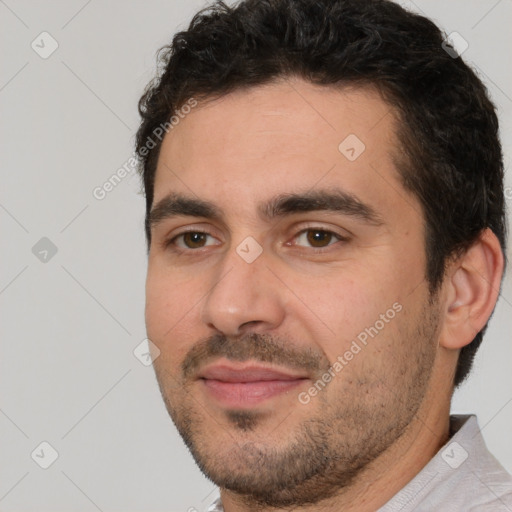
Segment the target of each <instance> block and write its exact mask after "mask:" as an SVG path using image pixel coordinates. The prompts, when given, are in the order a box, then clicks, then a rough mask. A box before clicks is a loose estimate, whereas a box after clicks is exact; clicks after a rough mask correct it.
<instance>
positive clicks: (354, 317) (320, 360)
mask: <svg viewBox="0 0 512 512" xmlns="http://www.w3.org/2000/svg"><path fill="white" fill-rule="evenodd" d="M395 122H396V121H395V118H394V116H393V113H392V111H391V109H390V107H389V105H387V104H386V103H385V102H383V100H382V99H381V98H380V97H379V96H378V95H377V94H376V93H375V92H373V91H371V90H367V89H358V90H349V89H345V90H334V89H329V88H326V87H320V86H313V85H311V84H308V83H305V82H302V81H298V80H297V81H293V82H285V81H283V82H279V83H275V84H271V85H266V86H262V87H257V88H253V89H250V90H246V91H240V92H236V93H233V94H230V95H228V96H225V97H224V98H222V99H220V100H216V101H213V102H210V103H207V104H203V105H199V106H197V107H195V108H194V109H193V110H192V112H191V113H190V114H188V116H186V118H185V119H183V120H181V121H180V123H179V124H178V125H177V126H176V127H174V128H173V130H172V131H171V132H170V133H169V134H168V135H167V136H166V138H165V139H164V142H163V145H162V148H161V153H160V157H159V161H158V168H157V173H156V179H155V189H154V203H153V212H154V213H153V215H152V220H153V221H154V222H153V225H152V242H151V247H150V253H149V267H148V276H147V290H146V292H147V303H146V323H147V331H148V337H149V339H150V340H151V341H152V342H153V343H154V344H155V345H156V346H157V347H158V349H159V350H160V351H161V353H160V355H159V357H157V358H156V360H155V362H154V366H155V371H156V375H157V379H158V382H159V386H160V389H161V392H162V396H163V398H164V401H165V403H166V406H167V408H168V410H169V413H170V415H171V416H172V419H173V421H174V422H175V424H176V426H177V428H178V430H179V431H180V433H181V435H182V436H183V438H184V440H185V442H186V443H187V445H188V446H189V448H190V449H191V452H192V454H193V456H194V457H195V459H196V461H197V463H198V465H199V466H200V467H201V469H202V470H203V471H204V472H205V473H206V474H207V475H208V476H209V477H210V478H211V479H212V480H213V481H214V482H215V483H217V484H218V485H219V486H221V487H224V488H227V489H231V490H233V491H235V492H237V493H240V494H246V495H250V496H252V497H253V498H254V499H256V500H259V501H260V502H261V503H266V504H271V505H281V506H282V505H285V504H290V503H295V504H299V503H312V502H315V501H317V500H319V499H321V498H325V497H327V496H329V495H332V494H333V493H335V491H336V489H338V488H339V487H340V486H343V485H348V484H349V483H350V482H351V481H352V479H353V477H354V476H355V475H357V474H358V473H359V472H360V471H361V469H362V468H364V467H365V466H366V465H367V464H368V463H369V462H371V461H372V460H374V459H376V457H378V456H379V454H381V453H382V452H383V451H384V450H386V448H388V447H389V446H390V445H391V444H392V443H394V442H395V441H396V440H397V439H398V438H399V437H400V436H401V435H402V434H403V433H404V429H406V427H407V426H408V425H409V424H410V423H411V421H412V420H413V418H414V417H415V415H416V413H417V412H418V410H421V409H420V407H425V403H423V404H422V402H424V400H423V399H424V397H425V393H426V390H427V388H428V385H429V382H428V379H429V376H430V374H431V370H432V366H433V364H434V359H435V356H436V347H437V337H438V323H439V321H438V307H437V304H436V303H433V304H431V303H429V294H428V285H427V283H426V282H425V280H424V275H425V267H426V262H425V247H424V228H423V217H422V213H421V208H420V206H419V203H418V201H417V200H416V199H415V197H414V196H412V195H411V194H409V193H408V192H407V191H406V190H405V189H404V188H403V186H402V185H401V183H400V180H399V176H398V173H397V170H396V168H395V166H394V163H393V160H392V152H393V151H398V149H397V140H396V138H395V124H394V123H395ZM347 137H348V138H347ZM340 143H341V145H340ZM361 143H362V144H364V146H365V148H363V146H362V144H361ZM170 195H174V196H173V198H172V199H173V201H172V202H171V201H170V200H169V201H167V202H166V199H169V196H170ZM291 195H297V196H300V197H301V198H302V199H298V200H293V201H292V200H290V196H291ZM178 196H179V198H180V199H187V200H190V201H192V202H200V203H201V204H192V203H190V202H187V201H177V199H178ZM205 203H209V205H207V206H210V208H205ZM269 205H270V206H269ZM171 213H174V215H170V214H171ZM186 232H188V234H186ZM184 233H185V234H184ZM336 363H337V364H336Z"/></svg>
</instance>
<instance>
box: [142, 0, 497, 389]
mask: <svg viewBox="0 0 512 512" xmlns="http://www.w3.org/2000/svg"><path fill="white" fill-rule="evenodd" d="M444 40H445V38H444V35H443V33H442V32H441V31H440V29H439V28H438V27H437V26H436V25H435V24H434V23H433V22H432V21H430V20H429V19H427V18H425V17H423V16H420V15H418V14H414V13H412V12H409V11H407V10H405V9H403V8H402V7H401V6H399V5H398V4H395V3H394V2H392V1H390V0H243V1H240V2H239V3H237V4H236V5H234V6H228V5H226V4H225V3H223V2H221V1H219V2H216V3H215V4H213V5H212V6H210V7H207V8H205V9H203V10H202V11H200V12H199V13H197V14H196V15H195V16H194V18H193V19H192V21H191V23H190V25H189V27H188V29H187V30H185V31H182V32H179V33H177V34H176V35H175V36H174V38H173V40H172V42H171V44H170V45H168V46H165V47H163V48H161V50H160V52H159V59H158V61H159V65H160V70H159V72H158V73H157V76H156V77H155V78H154V80H153V81H152V82H151V83H150V84H149V85H148V87H147V88H146V90H145V92H144V94H143V96H142V98H141V99H140V102H139V112H140V115H141V117H142V120H141V125H140V128H139V130H138V132H137V138H136V151H137V154H138V155H139V172H140V173H141V176H142V180H143V186H144V191H145V195H146V226H145V229H146V238H147V242H148V247H149V245H150V243H151V232H150V227H149V224H148V216H149V213H150V210H151V206H152V203H153V187H154V180H155V172H156V164H157V160H158V155H159V151H160V147H161V142H162V138H159V139H158V140H157V141H156V142H155V141H154V143H153V144H152V148H151V149H148V144H147V141H148V140H152V134H154V132H155V129H157V128H158V127H159V126H164V125H165V123H167V125H168V120H169V118H170V116H171V115H173V114H174V113H176V112H177V110H178V109H179V108H180V107H182V106H183V105H185V104H186V103H187V101H189V100H190V98H192V97H194V98H195V99H196V100H198V101H200V100H201V99H210V98H215V97H221V96H223V95H226V94H228V93H229V92H231V91H234V90H240V89H244V88H250V87H254V86H257V85H262V84H265V83H269V82H272V81H274V80H276V79H278V78H281V77H287V76H296V77H300V78H302V79H305V80H307V81H309V82H311V83H314V84H318V85H331V86H332V85H335V86H339V87H343V86H366V85H370V86H374V87H377V88H378V90H379V91H380V92H381V94H382V95H383V97H384V98H385V99H386V101H387V102H388V103H389V104H390V105H391V106H392V107H393V108H394V110H395V112H396V113H397V115H398V116H399V118H400V120H401V123H400V128H399V129H398V133H397V137H398V141H399V145H400V147H399V148H398V149H399V151H398V153H399V156H398V157H397V158H396V162H395V164H396V167H397V169H398V171H399V174H400V178H401V180H402V183H403V185H404V187H405V188H406V189H407V190H409V191H410V192H412V193H413V194H415V196H416V197H417V198H418V200H419V202H420V204H421V206H422V209H423V215H424V218H425V233H426V235H425V237H426V240H425V247H426V256H427V268H426V269H425V275H426V279H427V282H428V283H429V286H430V291H431V295H432V296H433V294H434V293H435V292H436V291H437V290H438V289H439V286H440V284H441V283H442V281H443V278H444V273H445V269H446V264H447V262H448V261H449V259H450V257H453V256H456V255H459V254H462V253H463V252H464V251H466V250H467V249H468V248H469V247H470V246H471V245H472V244H473V243H474V242H475V241H476V239H477V237H478V236H479V235H480V234H481V232H482V231H483V230H484V229H485V228H490V229H491V230H492V231H493V232H494V233H495V235H496V236H497V238H498V239H499V242H500V244H501V247H502V251H503V253H504V254H505V244H506V221H505V198H504V191H503V157H502V152H501V144H500V140H499V135H498V119H497V116H496V112H495V107H494V105H493V104H492V102H491V101H490V99H489V97H488V94H487V91H486V88H485V86H484V85H483V84H482V82H481V80H480V79H479V78H478V77H477V75H476V74H475V72H474V71H473V70H472V69H471V68H470V67H468V65H466V64H465V63H464V62H463V60H462V59H461V58H460V57H458V56H457V55H453V52H451V53H448V52H447V51H445V49H444V48H443V46H444V45H443V41H444ZM486 328H487V325H486V326H484V328H483V329H482V330H481V331H480V332H479V333H478V334H477V335H476V336H475V338H474V340H473V341H472V342H471V343H470V344H469V345H467V346H465V347H464V348H462V349H461V352H460V355H459V360H458V366H457V369H456V374H455V378H454V385H455V386H458V385H460V383H461V382H463V380H464V379H465V378H466V376H467V375H468V373H469V371H470V369H471V366H472V363H473V359H474V356H475V353H476V351H477V349H478V347H479V345H480V344H481V341H482V337H483V334H484V332H485V330H486Z"/></svg>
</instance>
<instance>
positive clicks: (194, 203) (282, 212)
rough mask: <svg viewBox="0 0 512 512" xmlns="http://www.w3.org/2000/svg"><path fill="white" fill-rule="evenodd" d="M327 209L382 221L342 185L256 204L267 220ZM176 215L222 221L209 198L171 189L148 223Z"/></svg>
mask: <svg viewBox="0 0 512 512" xmlns="http://www.w3.org/2000/svg"><path fill="white" fill-rule="evenodd" d="M313 211H328V212H335V213H340V214H343V215H348V216H350V217H355V218H357V219H359V220H362V221H363V222H365V223H367V224H370V225H374V226H380V225H382V224H383V223H384V222H383V220H382V217H381V216H380V215H379V214H378V213H377V211H376V210H375V209H374V208H373V207H372V206H370V205H369V204H367V203H364V202H363V201H361V200H360V199H359V198H357V197H356V196H355V195H353V194H351V193H348V192H346V191H343V190H341V189H332V188H331V189H326V190H311V191H307V192H304V193H288V194H280V195H278V196H276V197H273V198H272V199H270V200H269V201H266V202H263V203H260V204H259V205H258V213H259V215H260V217H261V218H262V219H264V220H266V221H268V222H269V221H272V220H274V219H276V218H282V217H286V216H288V215H292V214H296V213H303V212H313ZM177 216H186V217H204V218H206V219H209V220H216V221H223V220H224V216H223V214H222V211H221V210H220V209H219V208H218V207H217V206H216V205H215V204H214V203H212V202H210V201H205V200H202V199H198V198H195V197H188V196H185V195H182V194H178V193H171V194H169V195H168V196H166V197H164V198H163V199H161V200H160V201H158V203H156V204H155V206H154V207H153V208H152V209H151V212H150V213H149V219H148V223H149V226H150V227H151V228H154V227H155V226H157V225H158V224H160V223H161V222H162V221H164V220H168V219H171V218H173V217H177Z"/></svg>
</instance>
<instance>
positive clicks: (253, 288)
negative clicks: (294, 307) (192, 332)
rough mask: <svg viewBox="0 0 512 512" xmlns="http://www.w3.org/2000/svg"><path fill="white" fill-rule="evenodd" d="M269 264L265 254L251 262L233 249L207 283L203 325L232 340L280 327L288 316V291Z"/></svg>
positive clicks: (202, 314) (202, 313)
mask: <svg viewBox="0 0 512 512" xmlns="http://www.w3.org/2000/svg"><path fill="white" fill-rule="evenodd" d="M267 263H268V259H267V258H266V256H265V252H263V253H262V254H261V255H260V256H259V257H258V258H257V259H256V260H255V261H253V262H251V263H248V262H246V261H245V260H244V259H243V258H242V257H241V256H240V255H239V254H238V253H237V252H236V251H235V249H234V248H233V249H231V250H230V251H229V253H228V254H227V255H226V256H225V257H224V259H223V262H222V264H221V265H219V267H218V269H217V272H215V275H214V276H213V277H212V281H211V282H209V283H208V285H209V290H208V293H207V295H206V298H205V300H204V301H203V307H202V312H201V316H202V321H203V323H204V324H205V325H207V326H208V327H210V328H212V329H215V330H216V331H220V332H221V333H223V334H224V335H225V336H232V337H236V336H241V335H242V334H244V333H245V332H246V331H248V330H250V331H253V332H254V331H257V332H267V331H271V330H273V329H276V328H277V327H279V325H281V323H282V322H283V320H284V317H285V303H284V299H285V297H284V292H285V291H284V290H283V285H282V283H280V281H279V280H278V279H276V277H275V275H274V273H273V272H271V271H270V269H269V268H268V266H267Z"/></svg>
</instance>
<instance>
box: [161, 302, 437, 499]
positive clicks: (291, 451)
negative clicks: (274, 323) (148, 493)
mask: <svg viewBox="0 0 512 512" xmlns="http://www.w3.org/2000/svg"><path fill="white" fill-rule="evenodd" d="M438 320H439V313H438V309H437V307H436V304H432V303H431V304H430V306H428V307H426V311H425V312H424V314H423V319H422V320H421V324H416V325H415V326H414V327H413V328H406V329H403V330H402V331H401V332H400V333H399V334H398V336H399V337H400V339H401V342H400V345H401V346H404V343H405V342H406V340H408V342H409V345H410V346H413V347H414V350H413V351H412V353H409V354H407V353H405V352H403V350H402V352H400V353H399V354H397V359H398V360H397V361H396V365H395V366H394V367H393V368H390V369H388V371H386V372H383V371H382V370H381V371H380V373H378V372H377V373H375V372H367V374H365V375H350V379H349V383H346V384H347V385H346V386H344V387H343V389H342V393H343V394H342V395H341V396H340V397H339V399H336V397H335V396H334V395H333V390H332V389H330V387H331V386H332V383H331V384H330V385H329V386H327V387H326V389H324V390H322V391H321V392H319V394H318V395H317V396H316V397H314V399H313V400H312V401H311V402H310V404H313V403H314V402H315V401H316V400H317V401H318V404H317V407H316V411H319V412H316V414H315V415H314V416H312V417H311V418H309V419H307V420H302V421H301V422H300V423H298V424H296V425H293V424H292V425H293V426H292V427H291V428H290V427H288V428H287V427H286V425H287V424H288V425H289V424H290V422H293V411H292V412H291V414H290V415H289V417H288V418H287V419H285V421H283V424H282V425H280V426H278V427H277V429H280V430H281V432H283V435H284V436H286V438H283V441H282V442H281V443H280V445H279V446H276V445H275V444H274V445H272V444H269V443H268V442H265V440H262V438H261V436H259V435H258V427H259V426H260V425H261V424H263V423H264V422H265V421H266V419H267V418H266V417H265V415H264V414H263V413H261V412H258V411H257V410H227V411H226V412H225V415H226V419H227V421H228V422H229V425H230V426H231V435H228V436H224V437H222V439H224V440H226V439H227V440H229V442H230V443H231V445H230V446H228V445H227V441H223V443H222V444H220V445H219V443H218V442H216V440H217V441H218V439H219V436H216V434H215V429H220V428H221V427H220V425H219V424H218V423H216V422H215V421H212V419H211V417H210V416H209V415H208V414H207V413H206V412H205V411H204V410H203V409H202V408H201V407H200V406H198V405H197V400H195V399H194V397H193V396H192V395H190V396H189V398H188V399H187V395H188V393H189V390H188V387H187V386H183V387H182V388H180V390H179V391H177V390H175V391H174V392H172V391H170V390H169V387H166V384H165V382H166V380H167V379H166V378H165V374H166V372H165V370H163V369H159V367H158V366H157V365H155V370H156V374H157V380H158V383H159V386H160V391H161V393H162V397H163V399H164V402H165V404H166V407H167V410H168V412H169V414H170V416H171V418H172V420H173V422H174V424H175V426H176V428H177V429H178V432H179V433H180V435H181V437H182V438H183V440H184V442H185V444H186V445H187V447H188V448H189V450H190V452H191V454H192V456H193V458H194V460H195V461H196V464H197V465H198V467H199V468H200V469H201V471H202V472H203V473H204V475H205V476H206V477H207V478H209V479H210V480H212V481H213V482H214V483H215V484H216V485H218V486H219V487H220V488H222V489H227V490H229V491H232V492H234V493H236V494H237V495H239V497H240V500H241V502H244V503H246V504H247V505H248V506H250V507H251V508H253V509H257V508H264V507H289V506H304V505H311V504H317V503H319V502H321V501H323V500H326V499H329V498H332V497H333V496H335V495H336V494H338V493H342V492H344V491H346V490H347V488H349V487H350V486H352V485H353V484H354V482H355V481H356V480H357V477H358V476H360V475H361V473H362V472H363V471H364V469H365V468H366V467H367V466H368V465H369V464H370V463H371V462H372V461H374V460H375V459H377V458H378V457H379V455H381V454H382V453H383V452H384V451H386V450H387V449H388V448H389V447H390V446H392V445H393V444H394V443H395V442H396V441H397V440H398V439H399V438H400V437H401V436H402V435H403V434H404V432H405V431H406V429H407V427H408V426H409V425H410V424H411V421H412V420H413V419H414V417H415V416H416V413H417V411H418V409H419V407H420V405H421V403H422V400H423V398H424V396H425V393H426V390H427V387H428V383H429V379H430V375H431V372H432V367H433V363H434V359H435V354H436V344H435V343H434V340H436V339H437V335H438V332H437V331H438V325H439V322H438ZM382 335H383V334H382V333H381V334H379V336H382ZM378 342H379V340H377V339H375V340H373V341H372V343H378ZM251 346H252V347H253V348H254V347H255V346H256V345H251ZM260 346H261V345H260ZM390 346H394V344H393V343H392V344H390ZM239 347H240V346H238V349H237V350H239ZM361 355H362V356H363V357H364V352H363V354H361ZM361 355H358V357H361ZM344 371H346V369H344ZM347 377H348V376H347ZM336 378H338V379H341V378H343V377H341V376H340V377H336ZM336 378H334V379H333V382H334V381H335V380H336ZM374 397H376V398H374ZM296 407H307V406H305V405H302V404H300V403H299V402H298V401H297V406H296ZM288 419H289V420H290V421H288V423H287V420H288ZM283 425H284V428H283Z"/></svg>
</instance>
